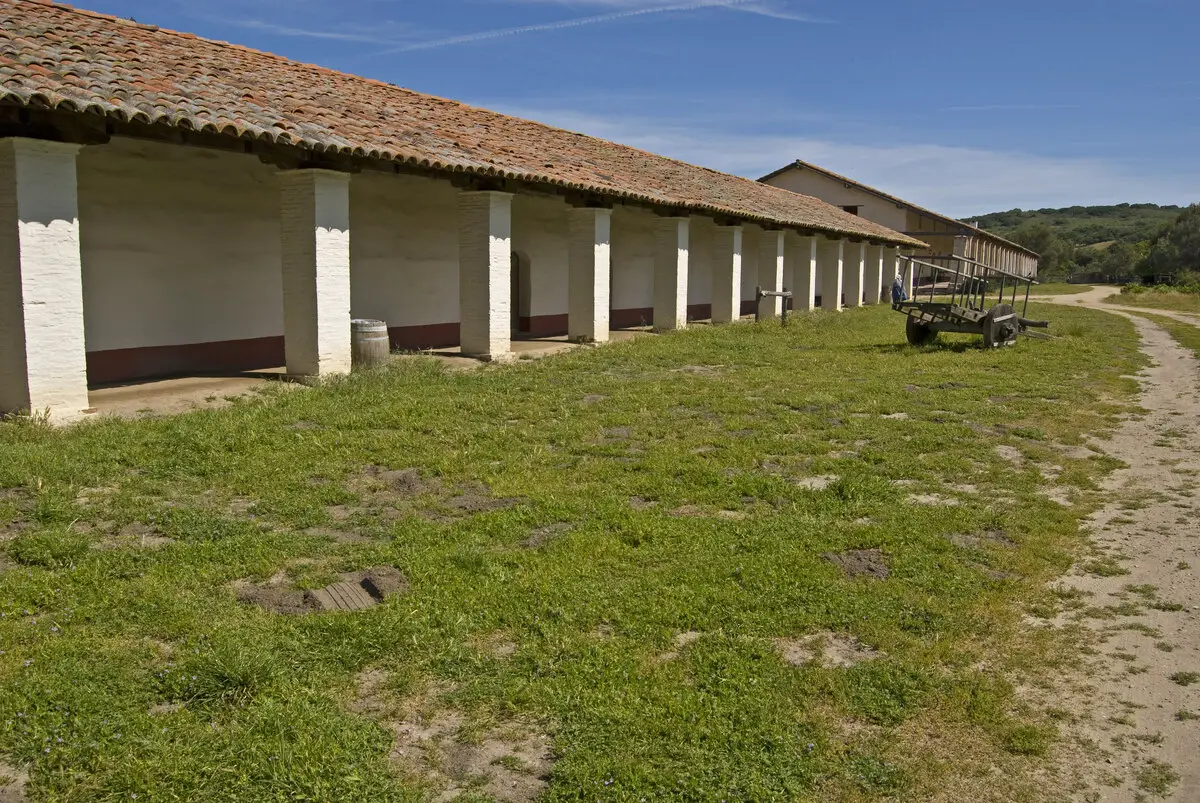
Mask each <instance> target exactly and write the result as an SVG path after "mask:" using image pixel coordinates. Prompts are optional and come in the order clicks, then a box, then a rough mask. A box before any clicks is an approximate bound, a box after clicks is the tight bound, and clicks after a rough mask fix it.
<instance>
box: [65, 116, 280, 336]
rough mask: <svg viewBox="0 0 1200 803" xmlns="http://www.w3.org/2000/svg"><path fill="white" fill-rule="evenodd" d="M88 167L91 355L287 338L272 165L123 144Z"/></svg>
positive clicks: (83, 165)
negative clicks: (220, 342)
mask: <svg viewBox="0 0 1200 803" xmlns="http://www.w3.org/2000/svg"><path fill="white" fill-rule="evenodd" d="M78 167H79V220H80V241H81V246H80V247H81V256H82V261H83V298H84V321H85V327H86V338H87V349H88V351H106V350H112V349H126V348H134V347H140V346H169V345H177V344H187V343H206V342H214V341H223V340H242V339H249V338H259V337H268V336H273V335H280V334H282V332H283V299H282V289H281V279H280V255H279V192H278V190H277V188H276V184H275V180H274V177H273V175H272V174H273V172H274V171H273V169H272V168H270V167H267V166H266V165H264V164H263V163H262V162H260V161H259V160H258V159H256V158H255V157H253V156H246V155H239V154H230V153H224V152H220V151H210V150H203V149H200V148H183V147H178V146H171V145H165V144H159V143H151V142H142V141H138V140H129V139H120V138H115V139H113V140H112V142H111V143H109V144H108V145H100V146H92V147H87V148H84V149H83V151H82V152H81V153H80V155H79V162H78Z"/></svg>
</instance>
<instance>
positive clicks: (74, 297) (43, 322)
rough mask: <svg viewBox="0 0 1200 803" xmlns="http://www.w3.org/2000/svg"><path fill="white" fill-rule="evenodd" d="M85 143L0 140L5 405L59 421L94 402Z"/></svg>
mask: <svg viewBox="0 0 1200 803" xmlns="http://www.w3.org/2000/svg"><path fill="white" fill-rule="evenodd" d="M79 150H80V146H78V145H70V144H64V143H59V142H45V141H42V140H35V139H21V138H12V139H0V412H5V413H11V412H17V411H20V410H26V411H29V412H30V413H32V414H34V415H41V414H48V415H49V419H50V420H51V421H52V422H54V423H66V422H69V421H73V420H76V419H78V418H80V417H82V416H83V415H85V413H86V410H87V408H88V392H87V354H86V349H85V346H84V326H83V277H82V273H81V269H82V265H81V260H80V254H79V202H78V195H77V191H78V190H77V187H78V185H77V183H76V176H75V157H76V155H77V154H78V153H79Z"/></svg>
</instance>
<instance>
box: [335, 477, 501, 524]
mask: <svg viewBox="0 0 1200 803" xmlns="http://www.w3.org/2000/svg"><path fill="white" fill-rule="evenodd" d="M346 489H347V490H348V491H350V492H351V493H355V494H358V496H359V498H360V499H361V504H359V505H335V506H332V507H329V508H326V510H327V512H328V513H329V515H330V517H331V518H333V520H334V521H347V520H349V519H352V518H353V517H354V515H355V514H356V513H367V514H375V515H382V516H383V517H384V518H385V519H394V518H399V517H401V516H404V515H410V514H412V515H419V516H422V517H423V518H425V519H428V520H430V521H437V522H443V523H448V522H452V521H454V520H456V519H458V518H461V517H463V516H473V515H477V514H480V513H487V512H490V511H494V510H506V509H508V508H511V507H514V506H516V505H518V504H520V503H521V501H522V500H520V499H514V498H497V497H494V496H492V494H491V489H489V488H488V487H487V486H486V485H485V484H483V483H482V482H478V481H470V482H464V483H461V484H459V485H448V484H447V483H445V482H444V481H442V480H441V479H440V478H438V477H423V476H422V475H421V472H420V471H418V470H417V469H415V468H405V469H389V468H384V467H383V466H374V465H372V466H367V467H366V468H364V469H363V470H362V472H360V473H359V474H357V475H355V476H354V477H351V478H350V480H349V481H347V483H346Z"/></svg>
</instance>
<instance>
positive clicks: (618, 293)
mask: <svg viewBox="0 0 1200 803" xmlns="http://www.w3.org/2000/svg"><path fill="white" fill-rule="evenodd" d="M656 220H657V218H656V216H655V215H654V214H653V213H652V212H649V211H647V210H645V209H638V208H636V207H625V206H617V207H616V208H615V209H614V210H613V221H612V284H613V292H612V308H613V309H618V310H619V309H644V308H647V307H653V306H654V225H655V221H656Z"/></svg>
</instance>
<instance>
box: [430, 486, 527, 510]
mask: <svg viewBox="0 0 1200 803" xmlns="http://www.w3.org/2000/svg"><path fill="white" fill-rule="evenodd" d="M521 501H522V500H520V499H517V498H513V497H510V498H496V497H494V496H492V495H491V491H490V489H489V488H488V487H487V486H486V485H484V484H483V483H482V482H470V483H465V484H463V485H461V486H459V487H458V489H457V491H456V492H455V494H454V496H451V497H450V498H449V499H445V500H443V501H442V502H441V503H440V504H441V506H442V507H443V508H444V509H445V510H446V511H448V512H449V513H450V514H451V516H455V515H463V514H465V515H468V516H474V515H476V514H479V513H490V512H492V511H494V510H508V509H509V508H511V507H515V506H517V505H519V504H521ZM437 515H438V514H437V513H436V512H431V513H430V516H431V517H433V518H437Z"/></svg>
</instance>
